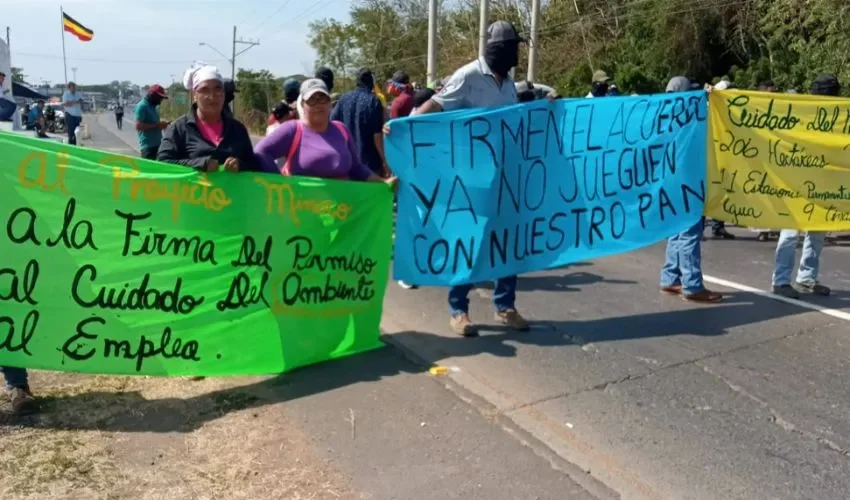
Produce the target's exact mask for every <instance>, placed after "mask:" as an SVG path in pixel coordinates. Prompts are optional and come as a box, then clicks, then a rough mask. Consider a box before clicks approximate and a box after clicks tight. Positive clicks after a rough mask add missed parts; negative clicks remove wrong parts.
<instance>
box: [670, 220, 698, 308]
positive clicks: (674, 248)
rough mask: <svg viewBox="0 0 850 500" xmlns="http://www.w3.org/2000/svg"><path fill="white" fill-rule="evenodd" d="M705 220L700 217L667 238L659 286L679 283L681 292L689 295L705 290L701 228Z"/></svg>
mask: <svg viewBox="0 0 850 500" xmlns="http://www.w3.org/2000/svg"><path fill="white" fill-rule="evenodd" d="M704 223H705V221H704V220H703V219H700V220H699V222H697V223H696V224H694V225H693V226H692V227H691V228H690V229H687V230H685V231H682V232H681V233H679V234H677V235H674V236H672V237H670V238H669V239H668V240H667V254H666V256H665V257H664V267H662V268H661V287H662V288H665V287H669V286H674V285H681V286H682V292H683V293H685V294H687V295H690V294H692V293H698V292H701V291H703V290H705V286H704V285H703V282H702V255H701V253H700V252H701V247H702V230H703V224H704Z"/></svg>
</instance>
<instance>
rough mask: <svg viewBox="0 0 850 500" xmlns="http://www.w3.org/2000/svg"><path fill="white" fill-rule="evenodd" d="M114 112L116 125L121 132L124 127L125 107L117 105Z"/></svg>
mask: <svg viewBox="0 0 850 500" xmlns="http://www.w3.org/2000/svg"><path fill="white" fill-rule="evenodd" d="M114 111H115V125H116V126H117V127H118V130H121V129H122V128H123V127H124V105H123V104H116V105H115V109H114Z"/></svg>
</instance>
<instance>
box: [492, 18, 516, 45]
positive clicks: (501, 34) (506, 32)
mask: <svg viewBox="0 0 850 500" xmlns="http://www.w3.org/2000/svg"><path fill="white" fill-rule="evenodd" d="M524 41H525V39H524V38H522V37H521V36H519V33H517V31H516V28H514V25H513V24H511V23H509V22H507V21H496V22H494V23H493V24H491V25H490V26H488V27H487V43H488V44H491V43H502V42H524Z"/></svg>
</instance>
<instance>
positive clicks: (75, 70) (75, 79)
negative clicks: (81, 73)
mask: <svg viewBox="0 0 850 500" xmlns="http://www.w3.org/2000/svg"><path fill="white" fill-rule="evenodd" d="M71 73H73V74H74V83H76V82H77V68H71Z"/></svg>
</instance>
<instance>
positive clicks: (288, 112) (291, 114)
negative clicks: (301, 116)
mask: <svg viewBox="0 0 850 500" xmlns="http://www.w3.org/2000/svg"><path fill="white" fill-rule="evenodd" d="M300 92H301V84H300V83H298V80H296V79H295V78H288V79H287V80H286V81H285V82H283V100H282V101H281V102H279V103H278V104H277V105H275V107H274V109H272V112H271V113H270V114H269V119H268V123H267V127H266V135H269V134H271V133H272V132H274V130H275V129H276V128H277V127H278V126H279V125H280V124H281V123H283V122H285V121H287V120H292V119H295V118H298V113H297V111H296V110H295V108H296V102H297V101H298V94H299V93H300Z"/></svg>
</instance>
